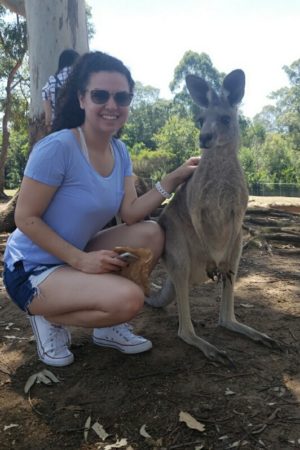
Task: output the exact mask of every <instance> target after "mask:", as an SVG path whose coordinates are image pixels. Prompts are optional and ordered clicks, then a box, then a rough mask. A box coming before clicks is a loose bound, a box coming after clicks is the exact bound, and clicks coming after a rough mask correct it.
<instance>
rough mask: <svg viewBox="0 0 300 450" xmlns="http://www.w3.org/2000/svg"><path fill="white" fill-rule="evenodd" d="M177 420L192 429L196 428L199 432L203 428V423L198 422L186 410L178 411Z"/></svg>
mask: <svg viewBox="0 0 300 450" xmlns="http://www.w3.org/2000/svg"><path fill="white" fill-rule="evenodd" d="M179 422H185V424H186V425H187V426H188V427H189V428H192V429H193V430H198V431H200V432H203V431H204V430H205V425H203V423H201V422H198V421H197V420H196V419H194V417H192V416H191V415H190V414H189V413H187V412H183V411H180V413H179Z"/></svg>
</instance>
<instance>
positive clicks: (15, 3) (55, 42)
mask: <svg viewBox="0 0 300 450" xmlns="http://www.w3.org/2000/svg"><path fill="white" fill-rule="evenodd" d="M0 4H2V5H3V6H5V7H7V8H8V9H10V10H11V11H13V12H15V13H16V14H18V15H21V16H23V17H25V19H26V23H27V39H28V53H29V72H30V112H29V126H30V142H31V143H34V142H35V141H36V140H37V139H39V138H40V137H42V136H43V135H44V133H45V130H44V114H43V106H42V97H41V89H42V86H43V85H44V84H45V82H46V80H47V79H48V77H49V75H50V74H52V73H54V72H55V71H56V67H57V62H58V58H59V55H60V53H61V52H62V50H64V49H65V48H73V49H75V50H77V51H78V53H84V52H86V51H88V28H87V21H86V5H85V1H84V0H72V1H69V0H43V1H40V0H0ZM15 200H16V198H14V199H13V200H12V201H11V202H9V204H8V205H7V208H6V211H5V212H4V213H3V212H2V213H1V219H2V220H1V224H0V231H1V229H2V230H4V229H6V230H10V229H12V228H13V227H14V221H13V211H14V207H15Z"/></svg>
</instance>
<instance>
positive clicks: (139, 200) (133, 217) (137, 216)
mask: <svg viewBox="0 0 300 450" xmlns="http://www.w3.org/2000/svg"><path fill="white" fill-rule="evenodd" d="M199 160H200V157H198V156H195V157H192V158H190V159H188V160H187V161H186V162H185V163H184V164H182V166H180V167H178V168H177V169H176V170H174V171H173V172H171V173H169V174H168V175H166V176H165V177H164V178H163V179H162V180H161V186H162V188H163V189H164V190H165V191H166V192H169V193H172V192H173V191H174V190H175V189H176V187H177V186H178V185H179V184H181V183H183V181H185V180H186V179H187V178H189V177H190V176H191V175H192V174H193V172H194V170H195V169H196V167H197V166H198V163H199ZM164 200H165V198H164V197H163V196H162V195H161V194H160V193H159V192H158V190H157V189H156V188H153V189H151V190H150V191H148V192H146V194H144V195H141V196H140V197H137V194H136V189H135V186H134V178H133V177H126V178H125V195H124V199H123V201H122V205H121V208H120V216H121V219H122V220H123V221H124V222H125V223H127V225H130V224H133V223H135V222H138V221H139V220H142V219H143V218H144V217H146V216H147V215H149V214H150V213H151V212H152V211H154V210H155V208H157V207H158V206H160V205H161V204H162V202H163V201H164Z"/></svg>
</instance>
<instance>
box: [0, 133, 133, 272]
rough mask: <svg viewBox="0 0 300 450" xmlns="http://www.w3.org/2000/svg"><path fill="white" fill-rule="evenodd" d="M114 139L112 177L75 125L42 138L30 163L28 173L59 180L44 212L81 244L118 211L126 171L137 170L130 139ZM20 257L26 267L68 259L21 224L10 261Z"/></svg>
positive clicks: (13, 236) (11, 246)
mask: <svg viewBox="0 0 300 450" xmlns="http://www.w3.org/2000/svg"><path fill="white" fill-rule="evenodd" d="M111 144H112V149H113V153H114V168H113V170H112V172H111V174H110V175H108V176H107V177H104V176H101V175H100V174H99V173H98V172H96V170H95V169H94V168H93V167H92V165H91V164H90V163H89V162H88V161H87V159H86V157H85V155H84V154H83V152H82V150H81V147H80V145H79V143H78V141H77V139H76V137H75V135H74V134H73V132H72V131H71V130H62V131H58V132H56V133H53V134H50V135H49V136H46V137H45V138H44V139H42V140H41V141H39V142H38V143H37V144H36V145H35V146H34V148H33V150H32V152H31V154H30V156H29V159H28V162H27V165H26V168H25V172H24V174H25V175H26V177H29V178H32V179H33V180H36V181H39V182H41V183H45V184H48V185H50V186H58V189H57V191H56V193H55V195H54V197H53V199H52V200H51V202H50V204H49V206H48V208H47V210H46V211H45V213H44V215H43V217H42V218H43V220H44V221H45V223H46V224H48V225H49V227H51V228H52V229H53V230H54V231H56V233H57V234H59V236H61V237H62V238H63V239H65V240H66V241H68V242H69V243H71V244H72V245H74V246H75V247H77V248H79V249H81V250H83V249H84V248H85V247H86V245H87V243H88V242H89V240H90V239H91V238H92V237H93V236H94V235H95V234H96V233H97V232H98V231H100V230H101V229H102V228H103V227H104V226H105V225H106V224H107V223H108V222H109V221H110V220H111V219H112V218H113V217H114V216H115V215H116V214H117V213H118V211H119V208H120V205H121V202H122V199H123V196H124V177H126V176H130V175H132V165H131V160H130V157H129V154H128V151H127V149H126V146H125V144H124V143H123V142H122V141H120V140H118V139H114V138H113V139H112V142H111ZM19 260H22V261H23V263H24V267H25V270H30V269H31V268H32V267H34V266H36V265H40V264H59V263H61V262H62V261H61V260H59V259H58V258H56V257H55V256H53V255H51V254H50V253H48V252H46V251H44V250H43V249H41V248H40V247H39V246H37V245H36V244H35V243H34V242H32V241H31V239H29V238H28V237H27V236H26V235H25V234H24V233H22V231H20V230H19V229H18V228H17V229H16V230H15V231H14V232H13V233H12V234H11V235H10V237H9V239H8V242H7V245H6V249H5V253H4V262H5V263H6V264H7V266H8V267H9V268H10V269H11V268H12V267H13V264H14V263H15V262H16V261H19Z"/></svg>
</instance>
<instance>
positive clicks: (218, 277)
mask: <svg viewBox="0 0 300 450" xmlns="http://www.w3.org/2000/svg"><path fill="white" fill-rule="evenodd" d="M232 275H234V272H232V270H229V271H228V272H222V271H221V270H219V269H218V268H217V267H216V268H215V269H213V270H209V271H207V276H208V277H209V278H211V279H212V280H213V281H217V283H221V282H222V283H223V287H225V286H226V282H227V280H228V281H229V282H230V284H232Z"/></svg>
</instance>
